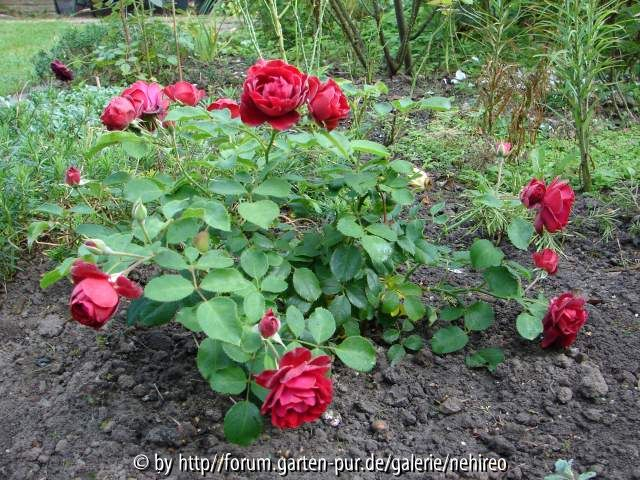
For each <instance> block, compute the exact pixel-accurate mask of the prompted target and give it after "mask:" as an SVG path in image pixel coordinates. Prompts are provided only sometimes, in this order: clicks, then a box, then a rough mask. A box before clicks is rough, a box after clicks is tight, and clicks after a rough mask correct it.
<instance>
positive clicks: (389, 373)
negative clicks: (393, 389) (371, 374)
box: [382, 367, 400, 385]
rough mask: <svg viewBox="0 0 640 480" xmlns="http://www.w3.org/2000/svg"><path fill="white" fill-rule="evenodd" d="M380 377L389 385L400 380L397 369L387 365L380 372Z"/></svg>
mask: <svg viewBox="0 0 640 480" xmlns="http://www.w3.org/2000/svg"><path fill="white" fill-rule="evenodd" d="M382 377H383V378H384V379H385V381H386V382H387V383H389V384H391V385H395V384H396V383H398V382H399V381H400V375H399V374H398V371H397V370H396V369H395V368H393V367H389V368H387V369H386V370H385V371H384V372H382Z"/></svg>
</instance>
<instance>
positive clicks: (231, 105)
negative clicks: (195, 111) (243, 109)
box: [207, 98, 240, 118]
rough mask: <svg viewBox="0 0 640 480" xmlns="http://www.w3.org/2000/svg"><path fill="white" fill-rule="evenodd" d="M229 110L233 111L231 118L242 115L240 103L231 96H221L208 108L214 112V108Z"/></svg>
mask: <svg viewBox="0 0 640 480" xmlns="http://www.w3.org/2000/svg"><path fill="white" fill-rule="evenodd" d="M225 108H226V109H227V110H229V112H231V118H238V117H239V116H240V105H238V104H237V103H236V102H234V101H233V100H231V99H229V98H220V99H218V100H216V101H215V102H213V103H212V104H211V105H209V106H208V107H207V110H209V111H210V112H212V111H213V110H224V109H225Z"/></svg>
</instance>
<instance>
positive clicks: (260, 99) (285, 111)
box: [240, 60, 308, 130]
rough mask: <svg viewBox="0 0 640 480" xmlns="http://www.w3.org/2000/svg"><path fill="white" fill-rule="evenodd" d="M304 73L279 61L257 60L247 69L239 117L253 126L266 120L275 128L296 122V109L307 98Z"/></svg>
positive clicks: (288, 125) (281, 128) (287, 126)
mask: <svg viewBox="0 0 640 480" xmlns="http://www.w3.org/2000/svg"><path fill="white" fill-rule="evenodd" d="M307 91H308V85H307V76H306V75H305V74H303V73H302V72H300V70H298V69H297V68H296V67H294V66H293V65H289V64H287V63H286V62H283V61H282V60H269V61H264V60H259V61H258V62H257V63H256V64H255V65H254V66H252V67H251V68H249V71H248V72H247V79H246V80H245V81H244V86H243V90H242V97H241V98H240V118H242V121H243V122H244V123H246V124H247V125H251V126H252V127H257V126H258V125H262V124H263V123H264V122H268V123H269V124H270V125H271V126H272V127H273V128H275V129H276V130H286V129H287V128H290V127H291V126H293V125H295V124H296V123H298V120H299V119H300V114H299V113H298V112H297V111H296V109H297V108H298V107H299V106H300V105H302V104H303V103H304V102H305V100H306V99H307Z"/></svg>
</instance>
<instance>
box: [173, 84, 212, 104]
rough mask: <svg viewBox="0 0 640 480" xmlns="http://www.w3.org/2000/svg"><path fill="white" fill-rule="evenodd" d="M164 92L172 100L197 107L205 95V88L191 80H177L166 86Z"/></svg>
mask: <svg viewBox="0 0 640 480" xmlns="http://www.w3.org/2000/svg"><path fill="white" fill-rule="evenodd" d="M164 93H165V94H166V95H167V97H169V98H170V99H171V100H174V101H176V102H181V103H184V104H185V105H190V106H192V107H195V106H196V105H197V104H198V102H199V101H200V100H202V99H203V98H204V96H205V92H204V90H198V87H197V86H196V85H194V84H193V83H189V82H183V81H180V82H176V83H174V84H173V85H169V86H167V87H164Z"/></svg>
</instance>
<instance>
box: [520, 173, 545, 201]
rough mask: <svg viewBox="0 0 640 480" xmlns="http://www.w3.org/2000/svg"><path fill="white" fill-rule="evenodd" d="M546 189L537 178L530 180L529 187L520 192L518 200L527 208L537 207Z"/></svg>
mask: <svg viewBox="0 0 640 480" xmlns="http://www.w3.org/2000/svg"><path fill="white" fill-rule="evenodd" d="M546 190H547V187H546V186H545V184H544V182H543V181H542V180H538V179H537V178H533V179H531V181H530V182H529V185H527V186H526V187H524V188H523V189H522V192H520V200H521V201H522V204H523V205H524V206H525V207H527V208H534V207H537V206H538V205H539V204H540V202H541V201H542V199H543V198H544V192H546Z"/></svg>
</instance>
